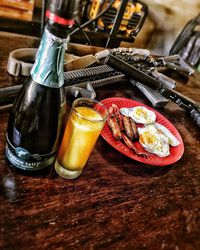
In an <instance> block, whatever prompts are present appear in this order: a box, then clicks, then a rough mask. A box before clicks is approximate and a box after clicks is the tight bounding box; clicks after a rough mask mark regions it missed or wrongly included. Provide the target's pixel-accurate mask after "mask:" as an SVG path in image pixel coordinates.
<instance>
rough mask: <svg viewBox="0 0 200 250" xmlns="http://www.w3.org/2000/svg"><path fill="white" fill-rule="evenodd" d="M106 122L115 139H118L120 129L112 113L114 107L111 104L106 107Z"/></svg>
mask: <svg viewBox="0 0 200 250" xmlns="http://www.w3.org/2000/svg"><path fill="white" fill-rule="evenodd" d="M107 122H108V126H109V127H110V129H111V131H112V134H113V136H114V138H115V139H116V140H120V139H121V131H120V127H119V123H118V121H117V118H116V116H115V114H114V109H113V107H112V106H111V107H110V108H109V109H108V120H107Z"/></svg>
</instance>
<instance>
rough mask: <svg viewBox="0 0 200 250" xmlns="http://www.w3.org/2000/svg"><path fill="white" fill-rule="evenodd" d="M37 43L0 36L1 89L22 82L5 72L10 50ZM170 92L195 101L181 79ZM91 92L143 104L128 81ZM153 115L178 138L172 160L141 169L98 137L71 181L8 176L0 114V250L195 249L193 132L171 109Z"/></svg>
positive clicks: (197, 135)
mask: <svg viewBox="0 0 200 250" xmlns="http://www.w3.org/2000/svg"><path fill="white" fill-rule="evenodd" d="M38 43H39V41H38V39H35V38H33V37H27V36H20V35H16V34H8V33H4V32H0V87H5V86H12V85H16V84H22V83H23V80H24V79H22V78H20V77H13V76H11V75H9V74H8V73H7V72H6V64H7V59H8V55H9V52H11V51H12V50H14V49H17V48H24V47H37V46H38ZM75 50H76V51H78V46H75ZM80 52H81V51H80ZM177 90H178V91H180V92H181V93H183V94H185V95H187V96H189V97H191V98H193V99H194V100H195V101H199V102H200V90H199V88H198V87H197V86H196V85H195V84H192V83H190V82H187V83H185V82H182V81H181V82H178V83H177ZM96 93H97V99H98V100H102V99H104V98H107V97H126V98H130V99H134V100H136V101H140V102H142V103H145V104H147V105H150V103H149V102H148V101H147V100H146V99H145V97H144V96H143V95H142V94H141V93H139V92H138V91H137V90H136V89H134V87H133V86H131V85H130V84H128V83H127V84H126V85H124V83H121V84H116V85H110V86H109V87H106V86H105V87H100V88H98V89H96ZM158 111H159V112H160V113H162V114H163V115H164V116H165V117H166V118H168V119H169V120H170V121H171V122H172V123H173V124H174V126H175V127H176V128H177V130H178V131H179V133H180V135H181V136H182V138H183V142H184V146H185V151H184V154H183V156H182V158H181V159H180V160H179V161H177V162H176V163H174V164H172V165H169V166H164V167H158V166H151V165H145V164H142V163H139V162H136V161H134V160H132V159H130V158H128V157H126V156H124V155H123V154H121V153H119V152H118V151H116V150H115V149H114V148H113V147H111V146H110V145H109V144H108V143H107V142H106V141H105V140H104V139H103V138H102V137H99V139H98V141H97V143H96V146H95V148H94V150H93V152H92V154H91V156H90V158H89V160H88V162H87V165H86V166H85V169H84V171H83V173H82V175H81V176H80V177H79V178H78V179H75V180H65V179H63V178H61V177H59V176H57V174H56V173H55V171H54V169H53V167H52V169H51V170H50V171H49V172H48V173H46V174H42V175H38V176H26V175H22V174H19V173H16V172H15V171H14V170H12V168H10V166H9V164H8V162H7V161H6V157H5V133H6V126H7V120H8V115H9V112H3V113H0V173H1V174H0V249H4V250H5V249H12V250H14V249H26V250H27V249H131V250H132V249H142V250H145V249H152V250H156V249H161V250H162V249H164V250H165V249H173V250H183V249H186V250H197V249H200V140H199V139H200V129H199V127H197V125H196V124H195V123H194V122H193V120H192V119H191V118H190V117H189V116H187V115H186V114H185V112H184V111H183V110H182V109H180V108H179V107H178V106H177V105H175V104H173V103H169V104H168V105H167V106H166V107H165V108H164V109H160V110H158Z"/></svg>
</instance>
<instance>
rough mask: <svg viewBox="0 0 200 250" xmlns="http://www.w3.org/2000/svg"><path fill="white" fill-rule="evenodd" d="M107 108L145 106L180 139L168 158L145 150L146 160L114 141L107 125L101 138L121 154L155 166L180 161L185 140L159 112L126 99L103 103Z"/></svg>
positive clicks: (114, 99) (157, 120)
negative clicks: (113, 106) (114, 106)
mask: <svg viewBox="0 0 200 250" xmlns="http://www.w3.org/2000/svg"><path fill="white" fill-rule="evenodd" d="M101 102H102V103H103V104H104V105H105V106H106V107H107V108H109V107H110V106H111V105H112V104H113V103H114V104H116V105H117V106H118V107H119V108H124V107H126V108H131V107H135V106H144V107H146V108H148V109H149V110H152V111H153V112H155V114H156V122H158V123H160V124H161V125H163V126H165V127H166V128H168V129H169V130H170V132H171V133H172V134H173V135H174V136H175V137H176V138H177V139H178V141H179V142H180V144H179V145H178V146H176V147H172V146H170V155H169V156H167V157H159V156H157V155H154V154H150V153H148V152H147V151H145V150H144V152H146V153H148V155H149V156H148V157H147V158H144V157H142V156H138V155H136V154H135V153H134V152H133V151H132V150H131V149H130V148H128V147H127V146H126V145H125V144H124V143H123V142H121V141H117V140H115V139H114V137H113V135H112V133H111V130H110V128H109V127H108V124H107V123H106V124H105V126H104V128H103V130H102V132H101V136H102V137H103V138H104V139H105V140H106V141H107V142H108V143H109V144H110V145H111V146H113V147H114V148H115V149H116V150H118V151H119V152H120V153H122V154H124V155H126V156H128V157H130V158H132V159H134V160H136V161H139V162H143V163H145V164H150V165H155V166H166V165H170V164H172V163H175V162H176V161H178V160H179V159H180V158H181V157H182V155H183V152H184V145H183V140H182V138H181V136H180V134H179V132H178V131H177V129H176V128H175V127H174V126H173V125H172V123H171V122H170V121H169V120H167V118H165V117H164V116H163V115H161V114H160V113H159V112H157V111H156V110H154V109H153V108H150V107H148V106H146V105H144V104H142V103H140V102H136V101H133V100H130V99H126V98H118V97H117V98H115V97H113V98H108V99H105V100H103V101H101ZM136 146H139V147H140V148H142V146H141V145H140V143H139V142H136Z"/></svg>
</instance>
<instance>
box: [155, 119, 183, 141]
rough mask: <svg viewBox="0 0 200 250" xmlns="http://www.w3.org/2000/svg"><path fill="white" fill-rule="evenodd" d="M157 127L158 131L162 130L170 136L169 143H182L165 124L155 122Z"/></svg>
mask: <svg viewBox="0 0 200 250" xmlns="http://www.w3.org/2000/svg"><path fill="white" fill-rule="evenodd" d="M155 128H156V129H157V130H158V131H160V132H162V133H163V134H164V135H165V136H166V137H167V138H168V140H169V145H171V146H178V145H179V144H180V142H179V141H178V140H177V139H176V137H175V136H174V135H173V134H172V133H171V132H170V131H169V129H167V128H166V127H165V126H163V125H161V124H160V123H157V122H155Z"/></svg>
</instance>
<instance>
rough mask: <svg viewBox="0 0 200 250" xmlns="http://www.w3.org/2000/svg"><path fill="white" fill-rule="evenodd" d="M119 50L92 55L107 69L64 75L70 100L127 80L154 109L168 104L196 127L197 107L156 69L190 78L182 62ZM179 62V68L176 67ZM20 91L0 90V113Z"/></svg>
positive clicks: (199, 114)
mask: <svg viewBox="0 0 200 250" xmlns="http://www.w3.org/2000/svg"><path fill="white" fill-rule="evenodd" d="M120 50H121V52H120V53H119V50H118V49H114V50H111V51H108V50H106V51H102V52H98V53H97V54H96V57H97V58H98V60H102V59H104V60H105V58H106V60H105V62H106V63H107V64H109V65H110V66H108V65H106V64H103V65H101V66H95V67H90V68H86V69H81V70H73V71H69V72H65V73H64V77H65V89H66V94H67V95H73V96H74V97H79V96H87V97H90V98H94V97H95V92H94V89H93V88H96V87H100V86H104V85H108V84H113V83H118V82H122V81H124V82H125V81H127V80H129V81H130V82H131V83H132V84H133V85H134V86H136V87H138V89H140V90H141V91H142V92H143V93H144V94H145V95H146V97H147V98H148V99H149V101H150V102H151V103H152V105H153V106H154V107H163V106H165V105H166V104H167V103H168V102H169V100H171V101H173V102H175V103H176V104H177V105H179V106H180V107H181V108H183V109H185V110H186V111H187V112H189V113H190V115H191V116H192V117H193V119H194V120H195V122H196V123H197V124H198V125H199V126H200V105H199V104H198V103H196V102H194V101H193V100H192V99H190V98H188V97H186V96H184V95H182V94H180V93H178V92H177V91H175V90H173V89H174V88H175V86H176V83H175V81H174V80H172V79H171V78H169V77H167V76H165V75H163V74H161V73H159V71H157V69H156V68H158V67H161V66H162V67H164V66H166V65H170V66H169V68H170V69H173V70H175V71H177V70H179V71H181V73H184V74H188V75H191V74H192V73H193V69H192V68H191V67H190V66H188V65H187V64H186V63H185V62H184V61H181V58H180V56H178V55H173V56H169V57H162V58H158V59H157V60H155V59H154V58H153V57H151V55H150V53H149V52H148V51H147V50H141V49H128V50H129V51H130V52H131V54H132V55H131V56H130V53H127V49H120ZM115 51H117V53H118V54H121V56H122V57H123V59H124V55H127V54H129V61H130V58H131V60H132V61H131V62H132V64H134V66H133V65H131V64H130V63H127V62H125V60H122V58H121V59H120V58H119V56H118V57H117V56H116V55H113V54H114V53H113V52H115ZM180 62H181V64H180V65H178V63H180ZM138 73H139V74H138ZM133 78H134V79H133ZM147 85H148V86H147ZM152 87H153V88H152ZM20 88H21V86H20V85H18V86H13V87H7V88H2V89H0V106H2V105H3V107H0V111H1V110H5V109H7V108H8V109H9V108H10V107H11V105H12V104H11V103H12V101H13V100H14V97H15V95H16V94H17V93H18V92H19V90H20Z"/></svg>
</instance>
